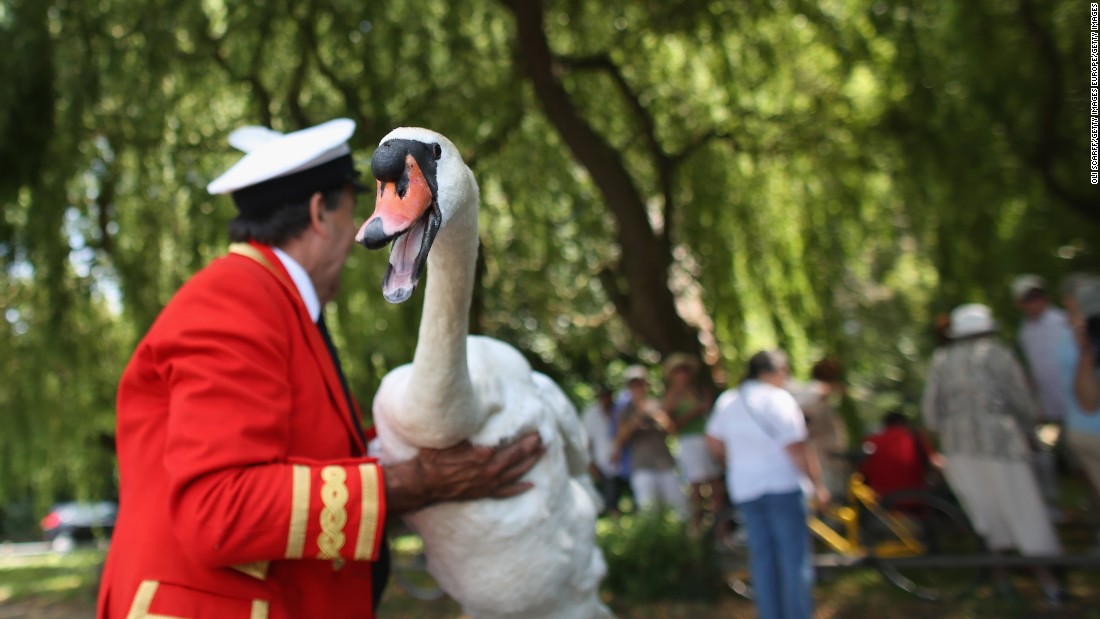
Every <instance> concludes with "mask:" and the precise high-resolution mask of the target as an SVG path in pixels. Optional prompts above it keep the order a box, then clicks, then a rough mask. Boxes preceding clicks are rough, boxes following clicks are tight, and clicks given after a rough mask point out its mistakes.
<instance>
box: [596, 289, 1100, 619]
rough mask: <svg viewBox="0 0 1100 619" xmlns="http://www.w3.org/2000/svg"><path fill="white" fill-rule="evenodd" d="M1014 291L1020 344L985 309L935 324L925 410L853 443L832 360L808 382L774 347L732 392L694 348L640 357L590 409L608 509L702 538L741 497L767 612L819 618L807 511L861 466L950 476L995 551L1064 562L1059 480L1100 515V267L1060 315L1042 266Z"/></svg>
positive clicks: (1054, 594)
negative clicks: (661, 517) (1073, 484)
mask: <svg viewBox="0 0 1100 619" xmlns="http://www.w3.org/2000/svg"><path fill="white" fill-rule="evenodd" d="M1009 293H1010V294H1011V295H1012V298H1013V301H1014V302H1015V305H1016V307H1017V308H1018V309H1019V313H1020V314H1019V318H1018V319H1019V321H1020V323H1019V329H1018V341H1017V342H1016V343H1017V345H1018V346H1016V347H1014V346H1012V345H1011V344H1009V343H1007V342H1006V341H1004V340H1003V339H1002V337H1001V335H1000V334H999V329H998V324H997V321H996V320H994V317H993V315H992V311H991V310H990V308H989V307H987V306H985V305H981V304H974V303H971V304H965V305H962V306H959V307H957V308H955V309H954V310H953V311H951V312H950V313H949V314H944V315H942V316H940V317H938V319H937V322H936V329H935V335H936V340H937V348H936V350H935V352H934V354H933V356H932V358H931V360H930V363H929V369H928V376H927V381H926V384H925V388H924V393H923V397H922V400H921V405H920V416H919V419H911V418H909V417H908V416H906V415H905V414H903V413H902V412H901V411H900V410H893V411H890V412H888V413H887V414H886V415H885V416H884V417H883V419H882V423H881V425H880V426H879V427H878V428H876V429H875V431H874V432H873V433H871V434H869V435H867V436H863V437H858V439H859V440H858V441H856V442H857V443H861V444H859V445H857V449H855V450H851V449H849V447H848V432H847V431H846V425H845V424H844V422H843V421H842V419H841V417H840V415H839V414H838V407H839V403H840V401H841V399H842V398H844V397H845V387H844V384H845V383H844V379H843V369H842V367H841V364H840V363H839V362H838V361H837V360H835V359H829V358H827V359H822V360H820V361H818V362H817V363H815V364H814V365H813V367H812V371H811V374H810V380H808V381H798V380H794V379H792V377H791V372H790V363H789V359H788V358H787V355H786V354H785V353H784V352H783V351H780V350H763V351H759V352H757V353H756V354H754V355H753V356H752V357H751V358H750V359H749V362H748V367H747V368H746V370H745V372H744V375H743V379H742V380H741V381H740V382H739V383H738V384H736V385H734V386H731V387H730V388H728V389H725V390H722V391H721V392H720V393H719V389H718V388H716V387H714V386H713V383H712V382H711V381H709V380H708V378H709V377H708V376H707V375H705V374H702V373H701V370H702V366H701V364H700V362H699V360H698V359H697V358H695V357H693V356H691V355H687V354H684V353H676V354H671V355H668V356H667V357H666V359H665V360H664V362H663V363H662V364H661V366H660V367H659V368H647V367H645V366H643V365H632V366H630V367H628V368H627V369H626V371H625V372H624V373H623V375H622V381H623V384H621V385H617V386H615V388H613V387H612V386H611V385H600V386H599V387H598V397H597V400H596V401H595V402H593V403H592V404H591V405H590V406H589V407H588V408H587V409H586V410H585V411H584V412H583V417H584V425H585V429H586V432H587V434H588V437H589V443H590V448H591V455H592V463H593V466H592V473H593V477H594V479H596V480H597V482H598V485H599V488H600V491H601V494H602V495H603V497H604V500H605V510H606V513H607V514H609V515H611V516H617V515H618V514H619V512H620V510H622V509H624V506H628V507H627V508H631V509H638V510H648V509H653V508H664V509H667V510H670V511H672V512H673V513H675V514H678V515H679V516H680V517H681V518H683V519H684V520H685V521H686V522H687V523H688V526H689V530H691V531H692V532H694V533H696V534H700V535H701V534H702V533H703V528H704V526H705V524H704V523H705V522H710V521H711V520H713V521H715V522H717V526H718V527H719V530H718V531H717V532H716V537H715V538H714V539H716V540H717V541H718V543H721V542H722V541H723V539H724V536H725V535H726V534H727V533H728V532H726V531H723V530H721V527H722V526H723V525H724V523H725V521H724V520H722V519H713V518H710V519H708V515H713V514H714V513H715V512H717V511H719V510H723V509H726V508H728V507H729V506H734V507H735V508H736V510H737V512H738V514H739V518H740V521H741V522H742V523H743V524H744V529H745V531H746V532H747V543H748V546H749V550H750V557H751V569H752V573H753V588H754V602H755V604H756V606H757V611H758V614H759V616H760V617H763V618H768V617H810V616H811V615H812V597H811V595H810V592H811V589H812V584H813V570H812V561H811V560H812V550H811V548H812V547H811V544H810V539H809V533H808V530H807V528H806V517H807V511H808V510H809V509H815V508H816V509H822V508H824V507H825V506H827V505H828V504H829V503H830V501H832V500H833V497H846V496H847V492H848V483H849V478H850V476H851V474H852V473H853V463H854V464H855V466H856V467H857V468H856V470H855V472H858V473H859V474H860V475H861V477H862V479H864V480H865V482H866V483H867V485H868V486H870V487H871V488H872V489H874V490H875V491H876V492H877V493H878V494H879V495H882V496H885V495H888V494H890V493H892V492H897V491H902V490H913V489H918V490H919V489H928V488H929V487H933V486H936V487H940V486H942V490H943V491H945V492H947V493H950V494H951V495H953V496H954V498H955V499H956V500H957V501H958V504H959V505H960V507H961V508H962V509H963V510H964V511H965V513H966V514H967V516H968V517H969V519H970V520H971V523H972V525H973V526H974V528H975V530H976V531H977V532H978V533H979V534H980V535H981V536H982V537H983V538H984V540H985V542H986V545H987V546H988V548H989V549H990V550H991V551H992V552H996V553H1005V552H1017V553H1019V554H1021V555H1023V556H1054V555H1058V554H1060V553H1061V552H1062V548H1061V545H1060V543H1059V539H1058V536H1057V534H1056V530H1055V525H1057V524H1059V523H1060V522H1061V521H1062V520H1063V519H1064V518H1065V513H1064V509H1063V506H1062V503H1061V497H1060V494H1059V492H1060V490H1059V477H1060V475H1059V473H1060V472H1061V473H1063V474H1064V473H1067V472H1068V473H1069V474H1070V475H1075V476H1077V477H1080V478H1081V479H1082V480H1083V481H1084V482H1085V487H1087V488H1088V489H1089V493H1090V499H1091V501H1092V505H1093V507H1094V509H1092V510H1086V511H1089V512H1090V513H1092V514H1098V513H1100V492H1098V490H1097V489H1098V488H1100V414H1098V412H1100V410H1098V409H1100V373H1098V371H1097V367H1098V365H1100V277H1094V276H1090V275H1073V276H1070V277H1068V278H1066V280H1065V281H1064V282H1062V283H1061V286H1060V288H1059V295H1058V296H1059V298H1058V299H1057V301H1059V302H1060V304H1061V307H1058V304H1057V303H1056V302H1055V299H1053V298H1052V293H1051V291H1050V289H1049V288H1048V286H1047V284H1046V282H1045V281H1044V280H1043V279H1042V278H1040V277H1038V276H1035V275H1021V276H1019V277H1018V278H1016V279H1015V280H1014V281H1013V282H1012V284H1011V286H1010V290H1009ZM658 376H659V378H660V380H659V385H658V388H657V389H653V388H652V386H651V379H653V378H657V377H658ZM856 452H858V453H859V455H858V457H857V456H856V455H855V454H856ZM627 497H629V498H630V500H626V499H627ZM1098 524H1100V523H1097V522H1093V523H1092V526H1094V527H1097V525H1098ZM1033 572H1034V575H1035V577H1036V579H1037V582H1038V583H1039V586H1040V589H1041V590H1042V591H1043V594H1044V596H1045V597H1046V598H1047V600H1048V601H1049V602H1050V603H1052V604H1058V603H1061V602H1062V601H1063V600H1065V599H1066V598H1067V597H1068V594H1067V592H1066V589H1065V588H1064V587H1063V585H1062V583H1061V582H1060V581H1059V578H1058V577H1057V575H1056V573H1055V571H1053V570H1051V569H1049V568H1047V567H1043V566H1042V565H1036V566H1035V567H1034V569H1033ZM994 576H995V579H994V582H995V584H996V587H997V590H998V592H999V593H1002V594H1005V595H1013V594H1014V592H1013V589H1012V585H1011V580H1010V579H1009V574H1008V572H1007V571H1006V570H995V573H994Z"/></svg>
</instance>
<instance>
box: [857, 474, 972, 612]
mask: <svg viewBox="0 0 1100 619" xmlns="http://www.w3.org/2000/svg"><path fill="white" fill-rule="evenodd" d="M866 519H867V521H866V522H867V524H866V525H865V526H866V528H865V533H866V534H867V537H868V544H867V547H868V550H869V553H870V556H871V559H872V560H873V561H874V563H875V567H877V568H878V570H879V571H880V572H882V575H883V576H885V577H886V579H887V580H889V581H890V582H891V583H893V584H894V585H896V586H897V587H899V588H901V589H902V590H904V591H906V592H908V593H911V594H913V595H915V596H916V597H918V598H921V599H924V600H930V601H954V600H958V599H959V598H962V597H964V596H966V595H969V594H970V593H971V592H973V591H974V589H975V588H976V587H977V586H978V585H979V584H981V582H982V580H983V579H984V578H985V576H986V571H987V570H986V569H985V568H983V567H978V566H974V565H965V564H962V563H955V564H952V560H951V559H952V557H973V556H975V555H982V554H985V552H986V548H985V543H984V542H983V541H982V538H981V536H979V535H978V534H977V532H975V531H974V528H973V527H972V526H971V525H970V520H969V519H968V518H967V517H966V514H964V513H963V512H962V510H961V509H959V508H958V507H956V506H955V505H953V504H951V503H950V502H948V501H946V500H944V499H942V498H940V497H938V496H936V495H933V494H931V493H928V492H923V491H901V492H896V493H893V494H890V495H888V496H886V497H884V498H883V499H882V500H881V501H880V502H879V505H878V506H877V507H872V508H871V509H869V510H868V513H867V514H866Z"/></svg>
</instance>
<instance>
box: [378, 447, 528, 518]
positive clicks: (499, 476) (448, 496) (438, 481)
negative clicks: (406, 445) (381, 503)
mask: <svg viewBox="0 0 1100 619" xmlns="http://www.w3.org/2000/svg"><path fill="white" fill-rule="evenodd" d="M543 451H544V450H543V446H542V440H541V439H540V438H539V435H538V433H537V432H531V433H530V434H526V435H524V436H522V437H520V438H518V439H516V440H515V441H513V442H511V443H506V444H504V445H501V446H498V447H483V446H474V445H471V444H470V443H469V441H462V442H461V443H459V444H457V445H453V446H451V447H447V448H446V449H426V448H425V449H421V450H420V452H419V453H418V454H417V455H416V457H415V458H413V459H412V460H408V461H405V462H399V463H397V464H390V465H383V469H382V470H383V473H384V477H385V480H386V511H387V513H389V514H400V513H404V512H409V511H415V510H418V509H421V508H423V507H427V506H429V505H434V504H435V503H442V502H444V501H468V500H473V499H482V498H498V499H499V498H505V497H510V496H515V495H517V494H520V493H522V492H525V491H527V490H529V489H530V488H531V484H530V483H528V482H520V481H519V479H520V478H521V477H523V476H524V475H525V474H526V473H527V471H529V470H531V467H533V466H534V465H535V463H536V462H538V459H539V458H540V457H541V456H542V454H543Z"/></svg>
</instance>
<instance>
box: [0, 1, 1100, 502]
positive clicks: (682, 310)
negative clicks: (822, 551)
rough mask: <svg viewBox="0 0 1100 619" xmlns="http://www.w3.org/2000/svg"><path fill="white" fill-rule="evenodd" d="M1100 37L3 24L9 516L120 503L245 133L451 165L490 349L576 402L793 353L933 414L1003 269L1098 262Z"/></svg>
mask: <svg viewBox="0 0 1100 619" xmlns="http://www.w3.org/2000/svg"><path fill="white" fill-rule="evenodd" d="M1084 10H1085V9H1084V8H1083V4H1082V3H1075V2H1069V1H1064V2H1053V3H1039V2H1033V1H1031V0H1020V1H1018V2H1009V3H994V2H992V1H990V0H982V1H976V2H968V3H955V4H952V5H943V3H934V2H915V1H914V2H909V3H900V4H899V3H885V2H879V1H876V0H832V1H830V2H820V3H818V2H809V1H808V0H806V1H803V0H775V1H773V2H769V3H761V2H753V1H748V0H743V1H734V2H726V3H722V2H703V1H700V0H688V1H683V2H676V3H669V2H661V1H658V0H652V1H647V2H628V1H626V0H617V1H611V2H606V1H605V2H593V1H591V0H526V1H519V0H514V1H513V0H501V1H499V2H496V3H485V2H477V1H475V0H456V1H446V0H422V1H420V0H418V1H417V2H390V3H386V6H384V7H381V6H377V5H375V4H371V3H366V4H364V3H362V2H353V1H351V0H324V1H322V0H312V1H306V2H297V1H296V2H291V1H289V0H283V1H276V2H272V3H265V4H264V5H263V6H256V5H254V4H252V3H229V2H223V1H219V0H208V1H206V2H202V3H165V2H160V1H157V0H111V1H109V2H100V3H76V2H70V1H67V0H52V1H46V0H9V2H7V3H5V4H3V5H0V42H3V43H4V44H5V49H7V50H10V53H9V54H7V55H5V56H4V57H2V58H0V67H2V70H0V74H2V75H3V76H4V78H5V84H4V86H5V87H4V88H0V110H2V113H0V129H2V133H0V135H2V136H3V137H4V138H5V139H3V140H2V141H0V205H2V206H3V215H2V217H0V262H2V264H3V266H4V268H5V278H4V279H3V280H2V282H0V298H2V299H3V301H4V309H5V318H6V329H4V330H0V358H2V361H0V363H2V364H3V368H4V375H5V377H6V378H7V379H8V380H7V381H6V385H5V386H4V387H3V388H0V504H2V503H3V502H4V501H6V500H8V499H11V498H13V497H19V498H26V497H33V498H34V500H36V501H38V502H39V503H43V502H45V501H48V500H50V499H52V498H53V497H56V496H60V495H63V494H71V493H73V492H75V491H77V490H79V491H80V492H81V493H83V494H86V495H94V494H99V493H101V492H103V491H104V490H103V489H104V487H105V486H108V485H109V483H110V479H111V469H110V458H109V454H108V452H106V451H105V450H103V449H102V448H101V443H102V439H103V437H104V435H105V434H109V432H110V430H111V426H112V423H113V411H112V409H113V392H114V386H115V384H116V383H117V378H118V376H119V374H120V373H121V371H122V367H123V364H124V362H125V359H126V357H127V356H128V354H129V351H130V350H132V348H133V345H134V344H135V342H136V339H137V338H138V337H140V336H141V334H142V333H143V332H144V331H145V330H146V329H147V328H148V326H149V324H150V323H151V321H152V320H154V318H155V316H156V315H157V313H158V311H159V310H160V308H161V307H163V305H164V303H166V302H167V300H168V299H169V298H170V296H171V294H172V293H173V291H174V290H175V289H176V288H177V287H178V286H179V285H180V283H182V282H183V281H184V280H185V279H186V278H187V277H188V276H190V275H191V274H192V273H194V272H195V271H196V270H198V269H199V268H201V266H202V265H203V264H205V263H207V262H209V261H210V260H211V259H213V258H215V257H217V256H219V255H221V254H222V253H224V251H225V233H224V231H225V224H226V222H227V221H228V219H229V218H230V217H231V216H232V214H233V213H232V211H233V209H232V207H231V206H230V204H229V202H228V201H227V200H225V199H224V198H217V199H215V198H211V197H210V196H208V195H207V194H206V192H205V185H206V183H207V182H208V181H209V180H210V179H211V178H214V177H215V176H216V175H217V174H218V173H220V172H221V171H222V170H224V169H225V168H226V167H227V166H228V165H229V164H230V163H231V162H232V161H233V157H234V155H233V154H232V153H231V152H230V150H229V148H228V147H227V145H226V143H225V135H226V134H227V133H228V132H229V131H231V130H232V129H233V128H235V127H237V126H239V125H241V124H243V123H256V124H263V125H267V126H271V127H273V128H275V129H277V130H284V131H286V130H293V129H297V128H301V127H304V126H307V125H311V124H314V123H317V122H320V121H323V120H326V119H329V118H332V117H336V116H349V117H352V118H354V119H355V120H357V121H358V123H359V129H358V131H357V133H356V136H355V138H354V139H355V143H354V144H353V147H354V148H355V152H356V154H357V155H359V156H360V157H361V158H363V159H364V160H365V159H366V157H368V156H369V154H370V152H371V150H372V147H373V144H374V143H375V142H376V141H377V140H378V138H379V137H381V136H382V135H384V134H385V133H386V132H387V131H388V130H389V129H390V128H392V127H394V126H398V125H422V126H427V127H431V128H433V129H436V130H439V131H441V132H442V133H445V134H447V135H448V136H449V137H451V138H452V140H453V141H454V142H455V143H456V144H457V145H459V147H460V148H462V149H463V151H464V152H463V155H464V157H465V159H466V160H467V161H469V162H471V165H472V167H473V169H474V172H475V174H476V175H477V177H478V180H479V182H480V184H481V188H482V202H483V204H482V209H483V217H482V219H481V221H482V231H481V232H482V254H481V259H480V261H479V284H478V287H477V292H476V295H475V299H474V312H473V315H472V324H471V329H472V330H474V331H478V332H483V333H487V334H490V335H494V336H497V337H501V338H502V339H505V340H507V341H510V342H512V343H514V344H516V345H517V346H518V347H520V348H521V349H522V350H523V351H524V352H525V353H526V354H527V356H528V358H529V359H530V360H531V362H532V363H533V364H534V365H536V366H537V367H539V368H540V369H542V370H544V371H547V372H549V373H551V374H552V375H554V376H555V377H556V378H558V379H559V380H560V381H561V382H562V383H563V384H565V385H566V386H567V387H568V388H569V389H570V390H571V391H572V392H573V393H574V395H575V396H578V397H583V396H585V395H586V394H587V393H588V392H587V390H586V389H587V385H588V384H590V383H591V381H593V380H596V379H613V378H615V376H616V375H617V369H618V368H619V367H620V366H621V362H622V361H623V360H626V359H630V360H633V359H642V360H645V361H650V362H652V361H657V360H658V359H659V358H660V356H661V355H662V354H667V353H669V352H672V351H674V350H687V351H695V352H700V353H701V354H703V355H704V356H705V358H706V359H707V360H708V362H710V363H711V364H713V365H714V366H715V367H716V368H721V367H723V366H724V367H726V368H728V369H729V370H731V371H736V368H737V366H738V364H739V363H740V362H741V361H742V360H743V359H744V358H745V357H746V356H747V355H748V354H750V353H751V352H752V350H753V349H754V348H759V347H763V346H774V345H781V346H784V347H786V348H788V349H790V350H791V351H792V352H793V353H794V357H795V360H796V367H798V368H800V369H802V370H803V371H804V369H805V368H806V366H807V365H808V363H809V362H810V361H812V360H813V358H814V357H816V356H819V355H823V354H833V355H838V356H840V357H841V358H842V359H843V360H844V361H845V362H846V363H847V365H848V366H849V368H850V374H851V378H852V380H853V381H854V382H855V383H856V384H857V386H860V387H861V388H862V389H864V390H865V391H866V392H867V393H873V392H883V391H888V392H892V393H895V394H897V395H896V397H897V398H901V399H910V400H911V399H912V398H913V397H914V396H915V394H916V392H917V389H919V384H920V379H921V368H922V367H923V361H922V360H923V358H924V355H925V353H926V352H927V350H928V348H929V341H928V339H927V338H926V332H927V328H926V325H927V324H928V322H929V321H930V319H931V316H932V315H933V313H935V312H938V311H942V310H945V309H948V308H949V307H950V305H951V304H953V303H956V302H959V301H962V300H969V299H976V300H987V301H990V302H992V303H994V305H996V306H997V307H998V308H999V309H1000V310H1001V312H1002V315H1004V317H1005V318H1008V317H1009V316H1008V314H1007V310H1008V309H1009V308H1008V306H1007V301H1006V300H1005V299H1004V294H1003V289H1004V283H1005V279H1006V278H1007V277H1008V275H1009V274H1011V273H1013V272H1016V271H1018V270H1023V269H1027V270H1035V271H1039V272H1042V273H1045V274H1047V275H1050V276H1057V275H1059V274H1061V273H1064V272H1066V271H1068V270H1071V269H1078V268H1088V267H1089V266H1095V264H1096V258H1095V254H1094V253H1092V252H1093V251H1094V250H1093V246H1092V244H1091V240H1090V239H1091V238H1093V237H1094V236H1095V233H1096V224H1095V215H1094V213H1095V211H1092V210H1090V209H1089V206H1091V205H1094V204H1096V201H1094V198H1095V193H1094V192H1093V193H1090V191H1091V188H1090V187H1087V186H1085V185H1083V184H1082V182H1081V181H1080V180H1079V179H1080V178H1083V172H1084V169H1085V159H1084V156H1083V153H1085V152H1086V150H1085V146H1086V144H1085V142H1084V140H1085V139H1086V138H1087V134H1086V133H1085V132H1084V131H1083V130H1082V128H1081V123H1082V122H1083V119H1084V117H1083V116H1082V108H1081V107H1080V106H1081V102H1082V101H1083V99H1081V96H1080V94H1081V93H1080V84H1081V83H1082V82H1081V80H1082V79H1083V76H1084V75H1085V73H1084V69H1085V66H1084V59H1085V58H1086V56H1085V55H1084V54H1083V53H1082V50H1083V49H1085V47H1084V46H1085V44H1086V39H1085V37H1086V31H1085V29H1084V28H1083V27H1082V26H1081V24H1083V23H1086V22H1085V21H1084V20H1085V18H1086V16H1085V14H1084ZM1077 76H1082V77H1081V78H1080V79H1078V77H1077ZM1079 172H1080V173H1081V174H1080V175H1079ZM361 208H363V210H364V215H365V210H366V209H367V208H369V207H368V206H365V205H364V206H363V207H361ZM1059 256H1060V257H1059ZM384 261H385V256H384V255H381V254H375V253H370V252H366V251H365V250H362V251H361V250H357V251H355V252H353V254H352V257H351V260H350V261H349V266H348V269H347V271H346V272H345V276H344V286H343V291H342V293H341V296H340V298H339V299H338V300H337V303H335V304H334V307H333V308H331V309H330V310H329V311H330V312H331V313H332V315H331V316H330V324H332V325H333V326H334V330H335V331H336V335H337V339H338V340H340V342H339V343H340V344H341V346H342V349H343V351H344V361H345V368H346V370H347V371H348V374H349V377H350V382H351V384H352V386H353V389H354V390H355V391H356V392H357V395H358V396H359V398H360V399H361V400H362V401H369V399H370V396H371V394H372V393H373V390H374V387H375V386H376V385H377V382H378V380H379V378H380V376H381V375H382V373H384V372H385V371H386V370H388V369H389V368H392V367H394V366H395V365H397V364H399V363H403V362H405V361H407V360H408V359H410V358H411V356H412V351H413V347H414V344H415V337H416V327H417V322H418V319H419V298H417V299H414V300H413V301H412V302H410V303H406V304H404V305H401V306H389V305H386V304H385V303H384V302H383V301H382V300H381V295H380V293H379V285H380V279H381V275H382V271H383V268H384ZM431 276H432V275H431V274H430V273H429V274H428V277H431ZM716 376H717V378H719V379H720V378H721V376H720V375H716Z"/></svg>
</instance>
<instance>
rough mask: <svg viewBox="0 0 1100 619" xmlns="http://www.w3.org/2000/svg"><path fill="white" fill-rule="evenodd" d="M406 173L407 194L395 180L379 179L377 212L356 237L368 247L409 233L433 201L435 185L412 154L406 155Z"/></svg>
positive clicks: (375, 247) (364, 224) (375, 246)
mask: <svg viewBox="0 0 1100 619" xmlns="http://www.w3.org/2000/svg"><path fill="white" fill-rule="evenodd" d="M404 176H405V177H406V178H408V185H406V186H405V188H404V192H403V193H401V192H399V191H398V186H397V183H395V182H382V181H377V183H378V193H377V195H376V196H375V201H374V213H372V214H371V216H370V217H368V218H367V221H366V222H364V223H363V226H362V227H361V228H360V229H359V234H357V235H356V236H355V240H356V241H358V242H359V243H361V244H362V245H364V246H365V247H367V248H368V249H378V248H379V247H382V246H384V245H385V244H386V243H389V242H390V241H392V240H393V239H394V238H395V237H397V236H399V235H401V234H403V233H405V232H407V231H408V230H409V228H411V227H412V226H413V224H415V223H416V222H417V221H419V220H420V218H422V217H423V216H424V213H425V211H427V210H428V208H429V207H430V206H431V204H432V190H431V187H429V186H428V181H427V179H426V178H424V172H423V171H422V170H421V169H420V164H418V163H417V162H416V159H415V158H414V157H413V156H412V155H406V156H405V175H404ZM402 180H404V179H402Z"/></svg>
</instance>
